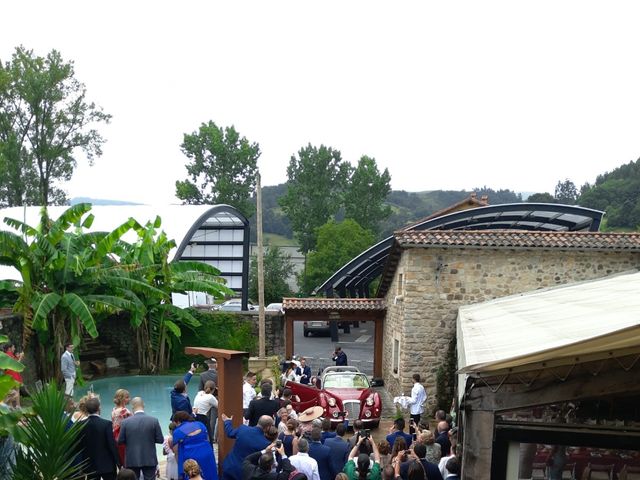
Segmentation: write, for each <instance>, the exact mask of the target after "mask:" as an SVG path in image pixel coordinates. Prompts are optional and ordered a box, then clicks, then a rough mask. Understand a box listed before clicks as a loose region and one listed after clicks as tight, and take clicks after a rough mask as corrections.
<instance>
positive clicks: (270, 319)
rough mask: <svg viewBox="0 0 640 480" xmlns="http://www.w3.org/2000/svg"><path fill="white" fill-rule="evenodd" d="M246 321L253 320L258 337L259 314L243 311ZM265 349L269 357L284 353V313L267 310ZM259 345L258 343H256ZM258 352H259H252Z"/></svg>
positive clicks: (255, 333) (253, 326)
mask: <svg viewBox="0 0 640 480" xmlns="http://www.w3.org/2000/svg"><path fill="white" fill-rule="evenodd" d="M241 315H242V316H243V319H244V321H248V322H252V329H253V334H254V335H255V337H256V338H258V314H257V313H253V312H252V313H243V314H241ZM264 330H265V337H266V338H265V351H266V355H267V357H271V356H278V357H281V356H283V355H284V315H283V314H281V313H278V312H265V315H264ZM256 345H257V343H256ZM252 353H255V354H257V353H258V352H252Z"/></svg>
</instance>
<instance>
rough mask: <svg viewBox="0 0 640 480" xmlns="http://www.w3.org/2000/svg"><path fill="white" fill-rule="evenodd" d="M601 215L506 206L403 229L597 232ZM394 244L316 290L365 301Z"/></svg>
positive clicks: (381, 246)
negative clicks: (363, 298)
mask: <svg viewBox="0 0 640 480" xmlns="http://www.w3.org/2000/svg"><path fill="white" fill-rule="evenodd" d="M603 216H604V212H601V211H599V210H592V209H590V208H584V207H579V206H576V205H559V204H553V203H507V204H502V205H489V206H486V207H477V208H471V209H468V210H462V211H459V212H455V213H450V214H448V215H441V216H439V217H435V218H431V217H427V218H426V219H425V220H424V221H420V222H417V223H414V224H412V225H411V226H410V227H408V228H406V229H404V230H405V231H414V230H493V229H502V230H527V231H551V232H563V231H565V232H566V231H569V232H578V231H589V232H597V231H598V230H599V229H600V222H601V221H602V217H603ZM393 243H394V237H393V236H390V237H387V238H385V239H384V240H382V241H381V242H379V243H377V244H375V245H374V246H372V247H370V248H369V249H367V250H365V251H364V252H362V253H361V254H360V255H358V256H357V257H355V258H354V259H353V260H351V261H350V262H349V263H347V264H346V265H344V266H343V267H342V268H341V269H340V270H338V271H337V272H335V273H334V274H333V275H332V276H331V278H329V279H328V280H327V281H326V282H324V283H323V284H322V285H320V286H319V287H318V288H316V290H315V293H320V292H322V293H324V294H325V295H326V296H327V297H332V296H334V295H335V294H337V295H338V296H341V297H346V296H351V297H368V296H369V285H370V284H371V282H372V281H373V280H375V279H376V278H377V277H378V276H379V275H380V274H381V273H382V271H383V270H384V266H385V264H386V262H387V258H388V257H389V252H390V250H391V247H392V246H393Z"/></svg>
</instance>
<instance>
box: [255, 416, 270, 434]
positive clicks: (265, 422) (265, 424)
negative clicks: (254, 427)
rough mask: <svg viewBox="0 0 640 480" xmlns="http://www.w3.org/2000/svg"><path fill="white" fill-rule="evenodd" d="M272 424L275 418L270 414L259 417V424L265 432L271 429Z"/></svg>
mask: <svg viewBox="0 0 640 480" xmlns="http://www.w3.org/2000/svg"><path fill="white" fill-rule="evenodd" d="M272 425H273V418H271V417H270V416H269V415H262V416H261V417H260V418H259V419H258V426H259V427H260V428H261V429H262V431H263V432H265V433H266V432H267V431H268V430H269V427H271V426H272Z"/></svg>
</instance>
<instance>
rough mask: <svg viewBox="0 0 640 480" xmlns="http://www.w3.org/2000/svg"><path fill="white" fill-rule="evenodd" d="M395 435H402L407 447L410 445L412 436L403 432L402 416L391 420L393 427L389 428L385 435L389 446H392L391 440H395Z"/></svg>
mask: <svg viewBox="0 0 640 480" xmlns="http://www.w3.org/2000/svg"><path fill="white" fill-rule="evenodd" d="M397 437H404V439H405V441H406V442H407V448H409V447H410V446H411V442H412V441H413V437H412V436H411V435H409V434H408V433H404V418H396V419H395V420H394V421H393V427H392V428H391V433H389V435H387V442H389V447H390V448H393V442H395V440H396V438H397Z"/></svg>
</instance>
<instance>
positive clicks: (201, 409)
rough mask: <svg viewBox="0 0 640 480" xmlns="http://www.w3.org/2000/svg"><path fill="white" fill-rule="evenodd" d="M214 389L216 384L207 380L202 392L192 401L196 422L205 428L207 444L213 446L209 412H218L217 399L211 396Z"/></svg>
mask: <svg viewBox="0 0 640 480" xmlns="http://www.w3.org/2000/svg"><path fill="white" fill-rule="evenodd" d="M215 389H216V384H215V382H214V381H213V380H207V381H206V382H205V384H204V390H200V391H199V392H198V393H196V398H194V399H193V413H194V414H195V416H196V420H197V421H199V422H201V423H203V424H204V425H206V426H207V432H208V434H209V443H211V444H212V445H213V430H212V429H211V424H212V423H213V422H211V421H210V417H209V414H210V411H211V409H214V411H215V412H217V411H218V399H217V398H216V397H214V396H213V392H214V391H215Z"/></svg>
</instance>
